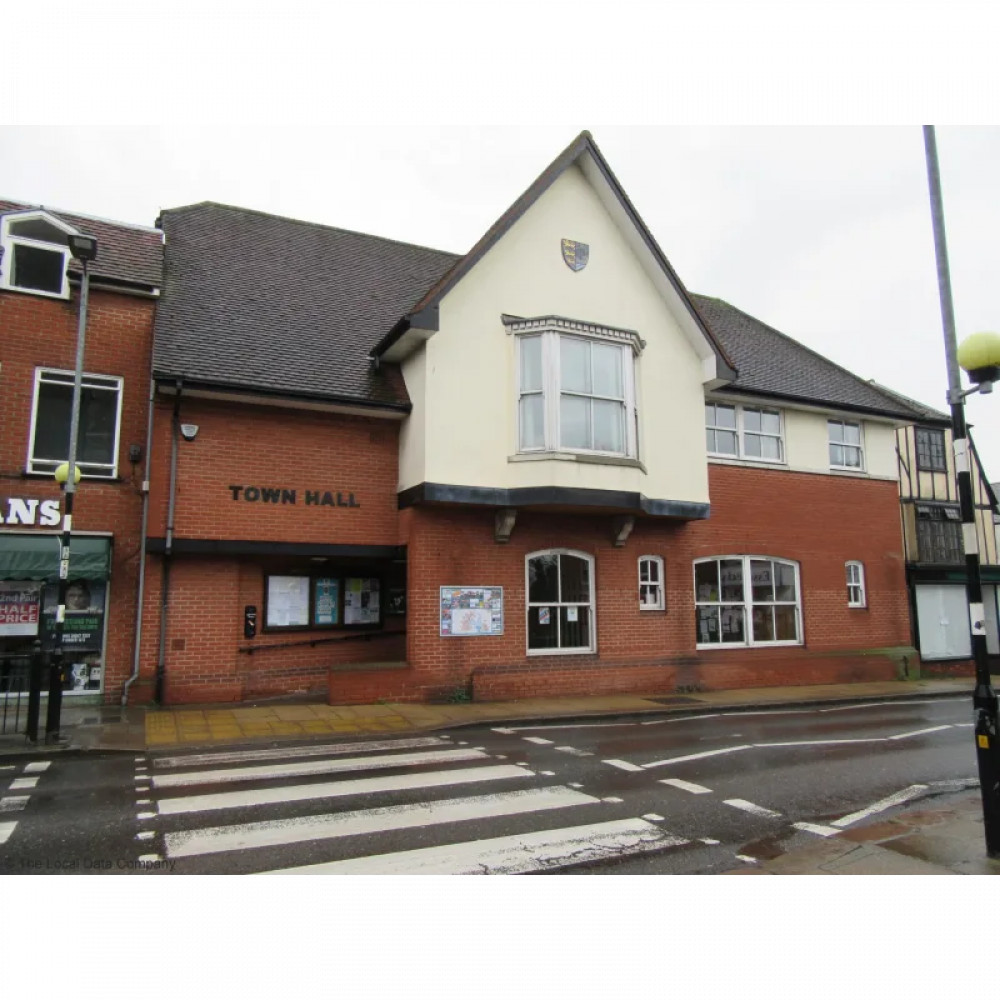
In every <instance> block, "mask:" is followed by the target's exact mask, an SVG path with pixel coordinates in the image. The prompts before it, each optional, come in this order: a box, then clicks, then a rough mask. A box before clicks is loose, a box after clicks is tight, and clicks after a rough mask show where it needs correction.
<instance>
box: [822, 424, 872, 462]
mask: <svg viewBox="0 0 1000 1000" xmlns="http://www.w3.org/2000/svg"><path fill="white" fill-rule="evenodd" d="M826 426H827V432H828V434H829V440H830V465H831V467H832V468H835V469H856V470H858V471H859V472H860V471H863V470H864V467H865V456H864V448H863V446H862V443H861V424H854V423H847V422H845V421H843V420H828V421H827V423H826Z"/></svg>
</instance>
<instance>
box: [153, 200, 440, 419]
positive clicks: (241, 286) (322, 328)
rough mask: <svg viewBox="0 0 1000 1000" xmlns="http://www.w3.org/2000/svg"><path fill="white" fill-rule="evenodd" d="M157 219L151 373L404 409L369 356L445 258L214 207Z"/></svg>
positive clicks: (393, 380) (398, 383)
mask: <svg viewBox="0 0 1000 1000" xmlns="http://www.w3.org/2000/svg"><path fill="white" fill-rule="evenodd" d="M161 222H162V226H163V230H164V232H165V234H166V240H167V245H166V273H165V277H164V287H163V297H162V299H161V301H160V303H159V306H158V308H157V315H156V325H155V338H154V349H153V375H154V377H156V378H159V379H170V378H176V377H183V379H184V381H185V383H187V384H191V383H194V384H201V385H207V386H213V387H219V386H226V387H230V388H245V389H247V390H250V391H253V392H257V393H271V394H275V395H281V396H292V397H302V398H308V399H316V400H326V401H330V402H349V403H356V404H358V405H362V406H386V407H389V408H394V409H402V410H405V409H408V408H409V400H408V397H407V394H406V388H405V386H404V384H403V380H402V376H401V375H400V373H399V371H398V369H397V368H396V367H395V366H389V365H384V366H381V367H380V368H378V369H375V368H374V367H373V366H372V364H371V361H370V358H369V354H370V352H371V350H372V348H373V347H374V345H375V344H376V343H377V341H378V340H379V338H380V337H382V336H383V335H384V333H385V331H386V330H387V329H388V328H389V327H390V326H392V324H393V323H394V322H395V320H396V318H397V317H398V316H399V315H400V314H401V312H402V311H403V310H405V309H406V307H407V306H408V305H409V304H410V303H412V302H414V301H415V300H416V299H417V298H418V297H419V296H420V295H422V294H423V293H424V291H425V290H426V289H427V288H428V287H429V286H430V285H432V284H433V283H434V282H435V281H436V280H437V279H438V278H439V277H440V276H441V274H442V273H443V272H444V271H446V270H448V268H450V267H451V266H452V265H453V264H454V262H455V261H456V260H457V259H458V258H457V257H456V255H455V254H449V253H442V252H441V251H439V250H430V249H428V248H426V247H420V246H414V245H412V244H409V243H399V242H396V241H394V240H388V239H383V238H381V237H378V236H368V235H366V234H364V233H355V232H351V231H350V230H346V229H335V228H333V227H330V226H321V225H317V224H315V223H310V222H302V221H299V220H297V219H289V218H283V217H281V216H276V215H268V214H266V213H264V212H255V211H251V210H249V209H245V208H237V207H235V206H232V205H221V204H218V203H215V202H201V203H199V204H196V205H189V206H186V207H183V208H174V209H170V210H168V211H165V212H164V213H163V214H162V215H161Z"/></svg>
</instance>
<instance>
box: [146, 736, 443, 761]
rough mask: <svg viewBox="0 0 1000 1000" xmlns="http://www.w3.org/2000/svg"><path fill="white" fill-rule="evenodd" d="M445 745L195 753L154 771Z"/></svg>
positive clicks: (420, 740)
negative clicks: (168, 768) (163, 768)
mask: <svg viewBox="0 0 1000 1000" xmlns="http://www.w3.org/2000/svg"><path fill="white" fill-rule="evenodd" d="M448 743H449V741H448V740H444V739H441V738H440V737H438V736H413V737H410V738H409V739H399V740H369V741H368V742H357V743H324V744H322V745H315V744H313V745H309V746H304V747H276V748H274V749H272V750H219V751H217V752H215V753H195V754H187V755H185V756H181V757H160V758H158V759H157V760H154V761H153V766H154V767H200V766H201V765H202V764H245V763H248V762H250V761H252V760H277V759H279V758H280V759H285V760H287V759H288V758H290V757H323V756H334V755H336V754H347V753H366V752H374V751H376V750H416V749H418V748H419V747H441V746H448Z"/></svg>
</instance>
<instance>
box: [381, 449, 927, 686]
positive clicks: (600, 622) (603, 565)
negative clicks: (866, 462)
mask: <svg viewBox="0 0 1000 1000" xmlns="http://www.w3.org/2000/svg"><path fill="white" fill-rule="evenodd" d="M710 488H711V497H712V517H711V518H710V519H708V520H706V521H696V522H690V523H684V522H669V521H662V520H653V519H640V520H638V521H637V523H636V527H635V530H634V531H633V533H632V535H631V536H630V538H629V539H628V541H627V543H626V545H625V546H624V547H623V548H615V547H613V546H612V544H611V540H610V530H611V523H610V522H611V517H610V515H580V514H571V513H566V514H552V513H540V512H531V511H527V510H522V511H520V512H519V514H518V521H517V525H516V527H515V529H514V533H513V536H512V538H511V541H510V543H509V544H507V545H497V544H495V543H494V542H493V540H492V530H493V515H492V512H487V511H482V512H476V511H469V510H465V509H461V508H454V509H446V508H436V509H431V508H424V509H415V510H413V511H411V512H409V514H408V516H409V529H408V530H409V574H410V587H409V616H408V622H409V629H410V631H409V635H408V660H409V662H410V663H411V665H412V666H413V676H412V677H411V678H402V677H397V678H395V679H393V681H392V684H393V694H394V696H395V695H399V694H402V695H403V696H406V697H418V698H419V697H442V696H444V697H447V696H448V695H449V694H451V693H453V692H455V691H456V690H458V689H461V688H463V687H465V686H466V685H467V683H468V678H469V675H470V673H471V674H473V676H474V678H475V681H474V689H475V695H476V697H477V698H483V699H488V698H508V697H528V696H532V695H546V694H560V693H581V694H583V693H613V692H628V691H631V692H641V691H647V692H657V691H670V690H674V689H676V688H678V687H680V688H698V689H703V690H711V689H721V688H727V687H744V686H755V685H778V684H821V683H833V682H840V681H845V682H846V681H853V680H862V679H868V680H884V679H890V678H892V677H894V676H896V673H897V667H896V662H895V659H894V658H893V657H890V656H888V655H885V654H883V653H881V652H879V650H882V649H886V648H890V649H898V650H899V651H900V655H902V654H903V653H904V651H905V652H907V653H908V654H909V655H910V656H911V657H912V655H913V654H912V651H909V650H905V647H907V646H908V644H909V641H910V628H909V616H908V609H907V601H906V591H905V579H904V572H903V560H902V551H901V545H902V542H901V537H900V527H899V508H898V498H897V492H896V486H895V484H894V483H891V482H878V481H870V480H864V479H852V478H848V477H831V476H821V475H806V474H799V473H790V472H785V471H776V470H764V469H760V470H758V469H746V468H741V467H733V466H712V467H711V469H710ZM549 547H561V548H571V549H578V550H581V551H583V552H586V553H588V554H590V555H593V556H594V557H595V578H596V586H597V592H598V601H597V607H596V617H597V650H598V651H597V653H596V654H588V655H582V656H578V655H570V656H541V657H539V656H532V657H528V656H527V655H526V652H525V616H524V606H525V605H524V601H525V593H524V589H525V585H524V559H525V556H526V555H527V554H528V553H529V552H532V551H535V550H539V549H545V548H549ZM646 554H649V555H660V556H662V557H663V559H664V565H665V574H666V588H667V610H666V611H665V612H649V611H640V610H639V607H638V594H637V589H638V588H637V561H638V558H639V556H641V555H646ZM729 554H733V555H749V554H756V555H770V556H779V557H782V558H786V559H793V560H795V561H797V562H799V563H800V571H801V584H802V589H803V592H804V595H805V596H804V601H803V621H804V633H805V644H804V645H803V646H796V647H779V648H771V649H766V648H765V649H745V648H741V649H732V650H718V651H717V650H696V649H695V636H694V595H693V576H692V574H693V571H692V561H693V560H694V559H696V558H699V557H702V556H709V555H729ZM848 559H860V560H862V561H863V562H864V564H865V571H866V584H867V592H868V607H867V608H864V609H853V608H848V607H847V594H846V585H845V571H844V563H845V561H846V560H848ZM448 584H483V585H487V584H490V585H502V586H503V587H504V588H505V591H504V598H505V634H504V635H503V636H499V637H476V638H440V637H439V635H438V623H439V611H438V606H437V605H438V588H439V587H440V586H442V585H448ZM387 681H388V679H387Z"/></svg>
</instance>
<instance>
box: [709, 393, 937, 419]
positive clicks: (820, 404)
mask: <svg viewBox="0 0 1000 1000" xmlns="http://www.w3.org/2000/svg"><path fill="white" fill-rule="evenodd" d="M720 391H722V392H730V393H735V394H737V395H745V396H760V397H761V398H762V399H774V400H787V401H788V402H790V403H802V404H803V405H806V406H813V407H817V408H819V409H825V410H846V411H848V412H850V413H869V414H871V415H872V416H876V417H886V418H888V419H890V420H905V421H906V422H907V423H931V422H932V421H929V420H927V419H925V418H923V417H920V418H919V419H916V418H915V415H914V414H913V413H907V412H904V411H903V410H898V409H896V410H893V409H890V408H888V407H886V408H885V409H882V408H880V407H876V406H865V405H863V404H860V403H842V402H840V401H839V400H835V399H820V398H818V397H817V396H804V395H801V394H798V393H794V392H778V391H773V390H770V389H757V388H754V387H752V386H744V385H727V386H724V387H723V388H722V389H721V390H720Z"/></svg>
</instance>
